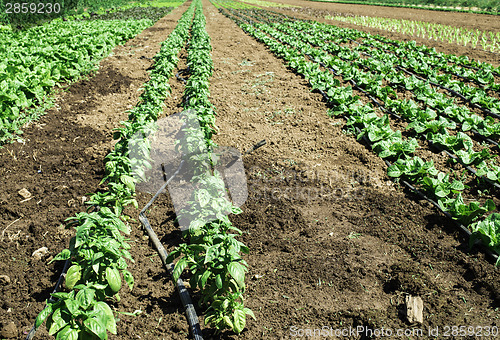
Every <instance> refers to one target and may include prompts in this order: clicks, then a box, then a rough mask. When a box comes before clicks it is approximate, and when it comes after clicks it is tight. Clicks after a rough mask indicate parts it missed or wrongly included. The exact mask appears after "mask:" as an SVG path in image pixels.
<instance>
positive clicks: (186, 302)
mask: <svg viewBox="0 0 500 340" xmlns="http://www.w3.org/2000/svg"><path fill="white" fill-rule="evenodd" d="M265 144H266V140H261V141H260V142H258V143H257V144H255V145H254V146H253V147H252V148H250V149H249V150H248V151H246V152H245V153H244V154H243V156H245V155H248V154H249V153H252V152H253V151H255V150H257V149H258V148H260V147H261V146H263V145H265ZM238 158H239V157H236V158H235V159H234V160H232V162H231V163H230V164H229V165H228V166H230V165H232V163H234V162H235V161H236V160H238ZM183 165H184V160H183V161H181V163H180V164H179V167H178V168H177V170H176V171H175V173H174V174H173V175H172V176H171V177H170V178H169V179H168V180H167V181H166V182H165V183H164V184H163V185H162V186H161V188H160V189H159V190H158V191H157V192H156V194H155V195H154V196H153V198H151V200H150V201H149V202H148V203H147V204H146V205H145V206H144V208H143V209H142V210H141V212H140V213H139V220H140V221H141V223H142V224H143V226H144V228H145V229H146V232H147V233H148V236H149V238H150V239H151V241H152V242H153V244H154V246H155V247H156V249H157V250H158V253H159V255H160V259H161V261H162V263H163V265H164V266H165V268H166V269H167V272H168V274H169V275H170V276H172V278H173V272H174V265H173V263H168V262H167V257H168V253H167V251H166V250H165V247H163V245H162V244H161V242H160V240H159V239H158V236H157V235H156V233H155V232H154V230H153V228H152V227H151V224H150V223H149V220H148V218H147V217H146V211H147V210H148V209H149V208H150V207H151V205H152V204H153V202H154V201H155V200H156V199H157V198H158V196H159V195H160V194H161V193H162V192H163V191H164V190H165V188H166V187H167V185H168V184H169V183H170V182H171V181H172V179H173V178H174V177H175V176H177V175H178V174H179V172H180V171H181V169H182V167H183ZM176 285H177V290H178V292H179V296H180V298H181V301H182V305H183V306H184V308H185V310H186V317H187V319H188V323H189V329H190V332H191V335H192V336H193V338H194V339H195V340H203V335H202V332H201V327H200V323H199V321H198V315H197V314H196V310H195V308H194V306H193V302H192V300H191V297H190V296H189V292H188V291H187V289H186V287H185V286H184V282H183V281H182V279H181V278H179V279H178V280H177V282H176Z"/></svg>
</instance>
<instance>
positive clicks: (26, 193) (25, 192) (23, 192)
mask: <svg viewBox="0 0 500 340" xmlns="http://www.w3.org/2000/svg"><path fill="white" fill-rule="evenodd" d="M17 193H18V194H19V196H21V197H22V198H24V199H28V198H30V197H31V192H29V191H28V189H26V188H22V189H21V190H19V191H18V192H17Z"/></svg>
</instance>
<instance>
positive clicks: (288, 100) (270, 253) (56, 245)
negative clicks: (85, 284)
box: [0, 0, 500, 339]
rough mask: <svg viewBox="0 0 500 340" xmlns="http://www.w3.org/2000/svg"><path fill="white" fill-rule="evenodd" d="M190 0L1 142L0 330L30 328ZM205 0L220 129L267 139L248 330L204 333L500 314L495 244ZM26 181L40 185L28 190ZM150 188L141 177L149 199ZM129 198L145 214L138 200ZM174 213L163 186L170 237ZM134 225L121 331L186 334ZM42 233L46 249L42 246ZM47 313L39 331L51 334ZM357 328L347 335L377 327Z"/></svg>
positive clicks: (449, 321) (160, 206) (249, 233)
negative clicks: (448, 210) (490, 254)
mask: <svg viewBox="0 0 500 340" xmlns="http://www.w3.org/2000/svg"><path fill="white" fill-rule="evenodd" d="M285 1H291V0H285ZM295 2H296V1H294V3H295ZM309 4H311V3H309V2H301V3H300V5H302V6H305V5H309ZM323 5H324V6H334V5H332V4H328V5H325V4H323ZM187 6H188V4H184V5H183V6H181V7H179V8H177V9H175V10H174V11H173V12H171V13H170V14H169V15H167V16H166V17H164V18H163V19H161V20H160V21H159V22H157V23H156V24H155V25H154V26H153V27H152V28H149V29H146V30H145V31H144V32H142V33H141V34H140V35H139V36H138V37H136V38H135V39H133V40H131V41H129V42H128V43H127V44H126V45H125V46H121V47H117V48H116V49H115V51H114V54H113V55H112V56H110V57H108V58H106V59H104V60H103V61H102V62H101V66H100V69H99V71H98V72H97V73H96V74H95V75H93V76H92V77H90V78H89V79H86V80H82V81H79V82H77V83H75V84H73V85H71V86H70V87H69V88H68V89H67V91H65V92H63V93H61V94H60V95H59V96H58V98H57V105H56V106H55V108H54V109H52V110H50V111H49V112H47V114H46V115H45V116H44V117H42V118H41V119H40V120H39V121H38V122H36V123H34V124H31V125H30V126H28V127H26V128H25V129H24V131H25V133H24V135H23V138H24V140H25V142H24V143H15V144H12V145H7V146H5V147H3V148H2V149H0V178H1V187H2V189H1V190H0V256H1V259H2V261H0V275H2V276H0V297H1V298H0V322H1V323H2V324H1V325H0V326H1V327H0V331H1V332H2V333H0V338H19V339H20V338H23V337H25V334H27V332H28V331H29V330H30V328H31V326H32V325H33V322H34V320H35V317H36V315H37V313H38V312H39V311H40V310H41V309H42V308H43V306H44V302H45V300H46V299H47V298H48V297H49V293H50V292H51V291H52V289H53V287H54V285H55V282H56V281H57V278H58V276H59V274H60V272H61V269H62V264H61V263H52V264H48V262H49V261H50V259H51V257H53V256H54V255H55V254H57V253H58V252H59V251H61V250H62V249H64V248H65V247H67V246H68V242H69V239H70V237H71V231H67V230H64V229H62V228H60V227H59V226H60V225H61V224H62V223H63V221H64V220H65V219H66V218H68V217H71V216H73V215H74V214H75V213H77V212H80V211H83V210H84V209H85V208H84V204H83V202H84V200H85V195H86V194H87V193H90V192H94V191H96V190H97V189H99V186H98V184H99V181H100V179H101V178H102V177H103V175H104V167H103V164H104V163H103V161H104V156H105V155H106V154H107V153H108V152H109V150H110V149H111V148H112V142H111V141H112V129H113V128H115V127H117V126H119V122H120V121H121V120H125V119H126V118H127V115H126V112H125V111H126V110H127V109H128V108H131V107H132V106H134V105H135V103H136V102H137V98H138V95H139V94H140V92H139V91H138V90H139V88H140V86H141V84H143V83H144V82H145V81H147V79H148V73H147V71H146V69H147V68H148V67H150V66H151V61H150V60H149V59H147V58H151V57H153V56H154V55H155V54H156V53H157V52H158V50H159V43H160V42H161V41H163V40H165V39H166V37H167V36H168V34H169V33H170V32H171V30H172V29H173V28H174V27H175V23H176V21H177V20H178V19H179V17H180V15H181V14H182V12H183V11H184V10H185V9H186V8H187ZM203 6H204V11H205V15H206V17H207V31H208V33H209V35H210V37H211V39H212V46H213V52H212V56H213V60H214V74H213V77H212V79H211V89H210V91H211V99H212V102H213V104H214V105H215V106H216V107H217V112H218V117H217V125H218V126H219V128H220V132H219V134H218V135H217V136H216V137H215V140H216V142H217V143H218V144H219V145H222V146H230V147H234V148H238V149H239V150H241V151H244V150H247V149H248V148H250V147H251V146H252V145H253V144H255V143H256V142H258V141H259V140H261V139H266V141H267V145H266V146H264V147H263V148H260V149H258V150H257V151H256V152H254V153H253V154H250V155H248V156H245V158H244V163H245V168H246V172H247V182H248V191H249V197H248V199H247V201H246V203H245V204H244V205H243V206H242V209H243V213H242V214H241V215H238V216H232V217H231V219H232V221H233V223H234V224H235V225H236V226H237V227H238V228H239V229H241V230H242V231H243V235H242V237H241V240H242V241H243V242H245V243H246V244H247V245H248V246H249V248H250V254H249V255H248V256H246V260H247V262H248V264H249V268H250V271H249V273H248V274H247V275H248V277H247V282H248V283H247V293H246V299H247V300H246V305H247V306H248V307H250V308H251V309H252V310H253V311H254V312H255V314H256V317H257V321H253V320H250V321H249V322H248V324H247V328H246V329H245V330H244V331H243V333H242V334H241V335H239V336H236V335H234V334H231V333H225V334H222V335H217V336H214V335H213V334H212V332H211V331H210V330H209V329H205V330H204V335H205V337H206V338H210V337H213V338H215V339H218V338H227V339H286V338H290V337H291V336H292V335H294V334H297V335H300V334H303V335H304V334H305V333H301V332H305V330H306V329H318V328H322V327H325V328H328V329H330V327H331V328H332V329H333V330H335V329H339V330H343V329H349V327H353V328H356V327H358V326H362V327H365V329H367V328H369V329H371V330H373V331H375V330H377V329H381V328H384V329H386V330H387V329H391V330H392V331H393V332H394V335H395V334H396V332H397V329H401V330H407V335H410V336H408V337H407V338H413V339H416V338H418V336H417V335H418V334H419V333H418V332H419V331H418V330H420V329H421V330H422V332H423V333H422V334H423V338H426V337H427V335H428V329H429V328H432V329H435V328H436V327H439V332H440V335H443V333H442V332H444V331H445V328H444V327H445V326H493V325H497V324H498V323H499V322H498V318H499V316H500V315H499V313H498V307H500V296H499V293H500V280H499V279H500V274H499V272H498V270H496V269H495V267H494V265H493V264H492V263H491V262H490V261H489V260H488V259H487V258H486V256H485V255H484V254H483V253H481V252H478V251H477V250H473V251H472V252H469V251H468V248H467V240H466V239H465V238H464V237H463V235H461V234H460V233H459V232H457V231H456V230H455V229H454V227H453V225H452V224H451V223H449V222H448V221H447V220H446V219H444V218H442V217H441V216H440V215H439V214H438V213H437V211H436V210H435V209H433V208H432V207H430V206H429V205H428V204H427V203H425V202H422V201H420V200H418V198H416V197H414V196H413V195H411V194H410V193H406V192H404V191H403V190H402V189H400V188H399V187H397V186H396V185H395V184H393V183H392V182H391V181H390V180H389V179H388V178H387V176H386V175H385V172H386V167H385V165H384V163H383V162H382V161H381V159H379V158H377V157H376V156H375V155H374V154H373V153H372V152H371V151H370V150H368V149H366V148H365V147H364V146H363V145H361V144H359V143H358V142H356V140H355V138H354V137H353V136H351V135H346V134H345V133H343V132H342V125H343V122H342V120H340V119H338V120H335V119H330V118H328V117H327V116H326V109H327V107H326V104H325V103H324V102H323V101H322V98H321V96H320V95H319V94H317V93H312V92H311V91H310V88H309V87H308V85H307V82H306V81H305V80H304V79H302V78H301V77H300V76H297V75H295V74H294V73H293V72H291V71H290V70H288V69H287V68H286V67H285V66H284V65H283V63H282V61H281V60H279V59H276V58H275V57H274V56H273V55H272V54H271V53H270V52H268V51H267V50H266V48H265V47H264V46H263V45H261V44H259V43H258V42H256V41H255V40H253V39H252V38H251V37H249V36H247V35H245V34H244V33H243V32H242V31H241V30H240V29H239V28H238V27H237V26H236V25H235V24H234V23H233V22H232V21H231V20H229V19H227V18H226V17H224V16H222V15H221V14H220V13H219V12H218V11H217V10H216V9H215V7H214V6H212V5H211V4H210V3H209V2H208V1H204V3H203ZM314 6H319V5H317V4H314ZM311 7H313V6H311ZM352 7H353V8H354V6H352ZM331 8H332V7H328V8H327V9H331ZM356 8H357V7H356ZM359 8H362V7H359ZM359 8H358V9H357V11H361V10H362V9H359ZM363 8H364V7H363ZM377 9H380V8H379V7H377ZM387 11H391V13H392V15H395V16H397V15H398V14H397V13H398V12H397V11H396V10H394V9H388V10H387ZM404 11H405V12H411V10H408V9H405V10H404ZM367 14H368V13H367ZM426 15H427V14H426ZM428 15H430V16H431V17H432V16H434V17H436V18H437V17H439V16H441V15H442V13H440V12H429V14H428ZM456 15H458V14H456ZM401 17H402V16H401ZM460 17H461V18H463V19H464V21H466V18H467V17H468V15H467V14H463V15H462V14H460ZM436 20H437V19H436ZM142 57H146V58H142ZM181 59H185V53H184V52H183V53H182V54H181ZM183 68H185V61H181V64H180V65H179V70H182V69H183ZM170 84H171V86H172V95H171V97H169V98H168V99H167V101H166V107H165V115H166V116H168V115H170V114H173V113H176V112H179V111H180V110H181V106H180V105H181V97H182V92H183V84H182V82H180V81H179V80H177V79H175V78H174V79H171V81H170ZM22 189H26V190H27V191H28V192H29V193H30V195H27V194H26V192H25V191H22V193H23V194H24V197H23V196H21V194H20V193H19V191H20V190H22ZM150 198H151V194H149V193H142V192H139V193H138V201H139V206H144V205H145V204H146V203H147V201H149V199H150ZM127 213H128V214H129V215H130V216H132V217H133V218H134V219H137V214H138V211H136V210H133V209H129V210H128V211H127ZM173 217H174V215H173V206H172V203H171V201H170V198H169V197H168V195H162V196H160V197H159V199H158V200H157V201H156V202H155V204H154V207H153V208H152V209H151V210H150V212H149V213H148V218H149V220H150V223H151V225H152V226H153V228H155V230H156V232H157V233H158V234H159V236H160V238H161V240H162V242H163V243H164V244H165V245H166V247H167V248H168V249H172V248H171V247H172V246H174V245H175V244H177V243H178V242H179V238H180V232H179V231H178V230H177V228H176V227H175V226H174V223H173ZM131 225H132V226H133V230H134V231H133V233H132V235H131V239H132V245H133V248H132V255H133V257H134V258H135V260H136V262H135V263H134V264H131V266H130V270H131V272H132V273H133V275H134V276H135V280H136V287H135V288H134V290H133V291H132V292H128V291H127V290H126V288H124V289H123V292H121V293H120V295H121V302H119V303H117V304H115V305H114V307H115V309H116V311H118V312H128V313H132V312H134V311H136V310H140V311H142V313H141V314H139V315H138V316H129V315H125V314H117V316H118V318H119V319H120V320H119V322H118V335H116V336H111V338H112V339H186V338H187V337H188V327H187V322H186V319H185V317H184V315H183V311H182V308H181V307H180V301H179V298H178V297H177V294H176V292H175V289H174V287H173V285H172V283H171V281H170V280H169V279H168V278H167V277H166V273H165V270H164V269H163V268H162V267H161V262H160V260H159V258H158V256H157V255H156V252H155V250H154V249H153V248H152V246H151V245H150V244H149V242H148V239H147V237H145V236H144V233H143V231H142V228H141V226H140V224H139V223H138V222H133V221H132V222H131ZM42 247H47V250H48V252H47V254H45V255H43V256H41V258H39V259H37V258H36V256H32V254H33V252H35V251H36V250H37V249H39V248H42ZM407 295H412V296H420V297H421V298H422V300H423V303H424V313H423V315H424V323H423V324H409V323H408V322H407V321H406V317H405V316H404V313H403V310H404V308H403V307H404V300H405V297H406V296H407ZM193 296H194V299H195V300H196V297H197V295H196V292H193ZM200 320H201V319H200ZM201 321H202V320H201ZM202 326H203V322H202ZM43 328H44V327H41V328H40V330H39V332H37V335H36V338H38V339H50V337H49V336H48V335H47V332H46V331H45V330H44V329H43ZM294 332H295V333H294ZM367 332H368V331H367ZM349 334H350V335H349ZM349 334H348V336H346V337H345V338H352V339H361V338H368V337H366V336H365V335H366V333H363V334H356V335H354V334H353V333H349ZM368 334H369V333H368ZM450 334H451V332H450ZM332 338H335V337H334V336H333V337H332ZM469 338H474V337H472V336H471V337H469Z"/></svg>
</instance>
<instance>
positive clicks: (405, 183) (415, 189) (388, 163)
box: [219, 9, 498, 262]
mask: <svg viewBox="0 0 500 340" xmlns="http://www.w3.org/2000/svg"><path fill="white" fill-rule="evenodd" d="M219 11H220V12H221V13H222V14H224V15H226V13H224V12H225V11H222V10H221V9H219ZM226 16H228V17H230V16H229V15H226ZM231 17H232V18H231V19H233V20H234V21H239V22H243V20H241V19H238V18H236V17H234V16H231ZM247 22H248V20H247ZM243 31H245V32H246V33H249V32H247V31H246V30H245V29H243ZM318 91H319V92H320V93H321V95H322V96H323V98H324V99H325V100H326V101H327V102H330V97H329V96H328V95H327V94H326V93H325V91H323V90H321V89H318ZM343 116H344V118H345V119H347V116H346V115H345V114H344V115H343ZM356 132H357V133H358V134H359V133H360V132H361V131H360V130H359V129H358V128H356ZM362 140H363V141H364V142H365V143H366V144H367V145H369V146H370V145H371V142H370V141H369V140H368V138H366V136H363V137H362ZM384 161H385V163H386V165H387V166H391V163H390V162H389V161H387V160H384ZM402 183H403V184H404V185H405V186H406V187H407V188H409V189H410V190H411V191H413V192H415V193H416V194H417V195H418V196H420V197H422V198H424V199H425V200H427V201H428V202H430V203H431V204H432V205H433V206H435V207H436V208H437V209H438V211H440V212H441V213H443V214H444V215H445V216H446V217H448V218H449V219H451V220H452V221H453V222H454V224H455V225H456V226H457V227H458V229H459V230H461V231H462V232H463V233H465V234H466V235H467V236H468V237H469V238H470V237H471V235H472V233H471V232H470V230H469V229H467V228H466V227H465V226H464V225H463V224H461V223H460V222H458V221H456V220H454V219H453V217H452V216H451V214H450V213H448V212H446V211H443V210H442V209H441V207H440V206H439V204H438V203H437V202H435V201H434V200H432V199H431V198H429V197H428V196H427V195H425V194H424V193H422V192H421V191H420V190H418V189H417V188H415V187H414V186H413V185H411V184H410V183H408V182H407V181H405V180H403V181H402ZM474 245H478V246H479V247H480V248H481V249H482V250H483V251H484V252H485V253H486V254H487V255H489V256H490V257H491V258H492V260H493V261H495V262H497V261H498V255H497V254H495V253H493V252H492V251H491V250H490V249H488V248H487V247H486V245H484V244H483V242H481V241H479V240H477V241H476V242H475V244H474Z"/></svg>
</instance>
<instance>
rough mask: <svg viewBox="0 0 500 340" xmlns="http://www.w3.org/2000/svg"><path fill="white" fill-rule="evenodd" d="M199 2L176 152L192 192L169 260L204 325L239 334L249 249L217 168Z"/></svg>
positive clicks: (242, 323)
mask: <svg viewBox="0 0 500 340" xmlns="http://www.w3.org/2000/svg"><path fill="white" fill-rule="evenodd" d="M195 3H196V4H197V8H196V12H195V17H194V23H193V29H192V35H191V40H190V42H189V48H188V57H187V65H188V70H189V78H188V80H187V82H186V87H185V91H184V109H185V111H184V112H183V119H184V122H185V124H184V127H183V128H182V134H181V135H182V138H181V139H180V140H179V148H180V150H181V152H182V154H183V160H184V162H185V164H186V165H185V166H184V168H185V169H190V170H188V173H189V177H190V181H191V183H192V184H193V187H194V188H195V190H194V192H193V193H192V196H191V200H190V201H189V202H188V205H187V207H186V208H184V209H183V210H182V211H179V212H177V216H178V218H179V219H182V220H185V221H189V227H188V228H186V229H185V230H183V232H184V236H185V237H186V242H185V243H182V244H181V245H179V247H178V248H177V249H175V250H174V251H172V252H171V253H170V255H169V257H168V260H169V261H173V260H174V259H176V258H178V260H177V262H176V264H175V267H174V280H177V279H178V278H179V277H180V275H181V274H182V272H183V271H184V269H186V268H187V269H189V271H190V273H191V279H190V285H191V287H192V288H198V289H199V291H200V294H201V300H200V305H202V306H204V307H205V309H206V310H205V313H204V314H205V324H207V325H210V326H212V327H214V328H215V329H216V330H217V331H222V330H223V329H231V330H232V331H234V332H235V333H240V332H241V331H243V329H244V328H245V325H246V317H247V315H250V316H251V317H253V318H255V316H254V314H253V312H252V311H251V310H250V309H249V308H246V307H245V306H244V301H243V293H244V292H245V273H246V272H247V270H248V269H247V268H248V265H247V263H246V262H245V260H244V259H243V258H242V253H248V248H247V247H246V246H245V245H244V244H243V243H242V242H240V241H238V240H237V237H238V236H239V235H241V231H240V230H239V229H237V228H236V227H235V226H234V225H232V223H231V221H230V220H229V217H228V215H229V214H231V213H233V214H239V213H240V212H241V209H239V208H238V207H236V206H234V205H233V204H232V203H231V201H229V200H228V198H227V195H226V188H225V184H224V179H223V177H222V174H221V173H220V172H219V171H218V170H217V169H216V168H217V166H218V162H219V160H218V157H219V156H220V155H218V153H217V145H216V144H215V143H214V142H213V141H212V136H213V134H214V133H216V131H217V127H216V125H215V116H216V111H215V107H214V106H213V105H212V104H211V103H210V101H209V85H210V84H209V79H210V77H211V76H212V69H213V62H212V58H211V55H210V52H211V48H212V47H211V44H210V37H209V36H208V34H207V32H206V30H205V22H206V19H205V16H204V15H203V10H202V7H201V0H196V1H195Z"/></svg>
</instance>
